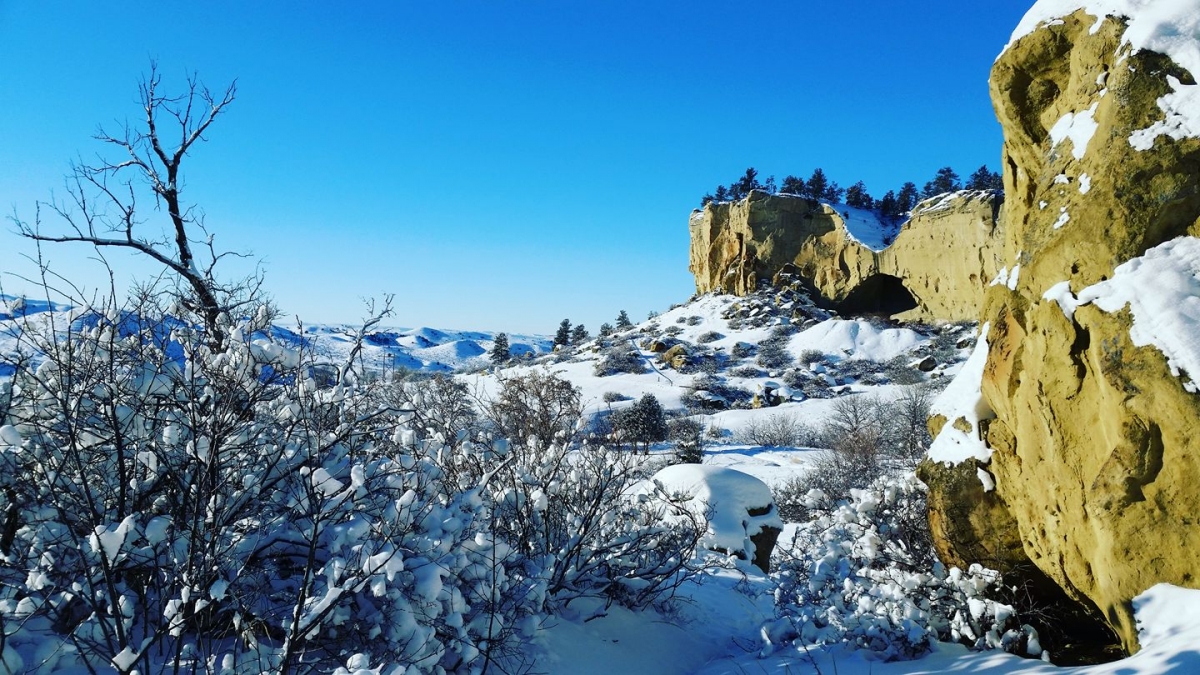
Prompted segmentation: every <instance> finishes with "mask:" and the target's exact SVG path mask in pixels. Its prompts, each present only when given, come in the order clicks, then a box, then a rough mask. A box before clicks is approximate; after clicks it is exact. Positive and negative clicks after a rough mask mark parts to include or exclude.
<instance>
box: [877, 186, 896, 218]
mask: <svg viewBox="0 0 1200 675" xmlns="http://www.w3.org/2000/svg"><path fill="white" fill-rule="evenodd" d="M900 213H901V211H900V209H899V207H898V206H897V200H896V193H895V192H892V191H891V190H888V191H887V194H885V195H884V196H883V199H880V200H879V215H880V216H882V217H883V218H884V220H889V221H895V220H898V219H899V218H900Z"/></svg>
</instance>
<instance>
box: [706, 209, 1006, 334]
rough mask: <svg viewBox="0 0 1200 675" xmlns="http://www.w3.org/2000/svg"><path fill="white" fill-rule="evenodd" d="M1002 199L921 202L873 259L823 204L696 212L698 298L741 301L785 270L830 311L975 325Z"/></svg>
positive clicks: (990, 270) (996, 263)
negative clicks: (711, 295)
mask: <svg viewBox="0 0 1200 675" xmlns="http://www.w3.org/2000/svg"><path fill="white" fill-rule="evenodd" d="M1001 199H1002V197H1001V195H999V194H998V193H993V192H987V191H982V192H969V191H965V192H959V193H954V194H952V195H946V196H943V197H941V198H935V199H932V200H929V201H927V202H924V203H922V204H921V205H919V206H918V207H917V208H916V209H915V210H914V212H913V217H912V218H911V219H910V220H909V221H908V222H906V223H905V224H904V226H903V227H902V228H901V230H900V232H899V234H898V235H897V236H896V238H895V241H894V242H893V243H892V244H891V245H890V246H888V247H887V248H885V249H884V250H882V251H874V250H872V249H871V248H869V247H867V246H865V245H863V244H862V243H860V242H859V241H857V240H856V239H855V238H854V237H853V236H852V235H851V234H850V232H849V231H848V230H847V228H846V223H845V220H844V219H843V216H842V214H841V213H839V212H838V211H837V210H836V209H834V208H832V207H830V206H828V205H825V204H820V203H818V202H816V201H813V200H807V199H802V198H798V197H790V196H785V195H768V194H766V193H763V192H752V193H751V194H750V196H749V197H748V198H746V199H745V200H743V201H741V202H736V203H722V204H710V205H708V206H706V207H705V208H704V209H703V210H698V211H695V212H693V213H692V217H691V220H690V222H689V230H690V233H691V264H690V269H691V271H692V273H693V274H694V275H695V276H696V291H697V292H699V293H706V292H709V291H714V290H723V291H725V292H728V293H734V294H737V295H745V294H747V293H750V292H752V291H753V290H755V289H756V288H757V287H758V282H759V281H760V280H770V279H772V278H773V277H774V276H775V275H776V274H777V273H778V272H780V271H782V270H784V269H785V266H789V265H790V266H792V267H794V268H795V271H796V272H798V274H799V276H800V277H801V278H803V279H804V280H805V281H807V282H808V283H810V284H811V285H812V286H813V288H814V289H815V290H816V291H817V293H818V294H819V295H820V296H821V297H820V299H819V301H823V303H824V304H826V305H828V306H831V307H839V306H845V308H849V309H854V310H859V311H884V312H887V313H889V314H898V315H900V316H901V317H902V318H914V319H942V320H964V319H975V318H976V317H977V316H978V313H979V307H980V305H981V303H982V300H983V295H984V291H985V289H986V288H987V283H988V282H989V281H991V280H992V279H993V278H994V277H995V275H996V273H997V272H998V271H999V269H1000V268H1001V266H1002V263H1001V262H1000V260H1001V257H1000V252H1001V249H1002V246H1003V237H1002V236H1001V233H1000V229H999V227H998V225H997V222H998V220H997V216H998V212H999V210H1000V202H1001ZM788 269H791V268H790V267H789V268H788ZM881 301H882V303H883V304H879V303H880V302H881Z"/></svg>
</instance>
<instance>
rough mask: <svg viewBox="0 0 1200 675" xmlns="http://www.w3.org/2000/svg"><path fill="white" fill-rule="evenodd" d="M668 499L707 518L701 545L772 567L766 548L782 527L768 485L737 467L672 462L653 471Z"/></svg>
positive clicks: (769, 549) (772, 545) (765, 568)
mask: <svg viewBox="0 0 1200 675" xmlns="http://www.w3.org/2000/svg"><path fill="white" fill-rule="evenodd" d="M653 480H654V481H655V482H657V483H658V484H660V485H662V487H663V490H664V491H665V492H666V493H667V494H668V495H670V496H671V498H672V500H673V501H675V502H677V503H679V504H683V505H685V506H686V508H688V509H689V511H691V512H692V513H693V514H695V515H696V516H699V517H702V518H707V519H708V531H707V533H706V534H705V535H704V537H703V538H702V539H701V540H700V545H701V546H704V547H705V548H707V549H709V550H712V551H718V552H721V553H725V554H727V555H732V556H734V557H737V558H741V559H742V560H749V561H750V562H751V563H753V564H754V566H755V567H758V568H759V569H760V570H762V571H763V572H764V573H766V572H770V571H771V552H772V551H774V550H775V542H776V540H777V539H779V533H780V532H782V531H783V521H782V520H781V519H780V517H779V511H778V510H777V509H776V508H775V500H774V497H773V496H772V495H771V488H770V487H768V486H767V484H766V483H764V482H762V481H761V480H759V479H757V478H755V477H754V476H751V475H750V474H747V473H742V472H741V471H735V470H734V469H730V468H726V467H722V466H709V465H707V464H675V465H673V466H668V467H666V468H664V469H662V470H660V471H659V472H658V473H656V474H654V477H653Z"/></svg>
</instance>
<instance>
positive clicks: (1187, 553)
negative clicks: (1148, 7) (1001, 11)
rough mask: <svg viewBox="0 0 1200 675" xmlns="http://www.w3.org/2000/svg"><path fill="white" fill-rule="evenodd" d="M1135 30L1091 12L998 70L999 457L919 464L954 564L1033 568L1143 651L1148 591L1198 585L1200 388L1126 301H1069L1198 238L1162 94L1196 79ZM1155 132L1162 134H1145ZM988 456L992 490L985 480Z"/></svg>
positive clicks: (1197, 192)
mask: <svg viewBox="0 0 1200 675" xmlns="http://www.w3.org/2000/svg"><path fill="white" fill-rule="evenodd" d="M1081 4H1082V3H1081ZM1159 4H1164V3H1159ZM1126 28H1127V21H1126V20H1125V19H1114V18H1111V17H1110V18H1107V19H1105V20H1104V21H1103V22H1102V23H1098V20H1097V17H1095V16H1091V15H1088V14H1087V13H1085V12H1083V11H1079V12H1076V13H1074V14H1072V15H1069V16H1066V17H1061V21H1053V22H1050V24H1049V25H1042V26H1041V27H1040V28H1037V29H1036V30H1033V32H1031V33H1029V34H1027V35H1025V36H1024V37H1021V38H1020V39H1018V40H1016V41H1015V42H1014V43H1013V44H1012V45H1010V46H1009V48H1008V49H1007V50H1006V51H1005V53H1004V54H1003V55H1002V56H1001V57H1000V58H999V60H998V61H997V62H996V64H995V65H994V67H993V69H992V75H991V92H992V100H993V104H994V106H995V109H996V114H997V116H998V118H999V119H1000V122H1001V124H1002V125H1003V128H1004V135H1005V142H1004V156H1005V161H1006V165H1005V170H1004V180H1005V192H1006V194H1007V201H1006V203H1005V205H1004V214H1003V217H1002V229H1003V231H1004V251H1003V259H1004V260H1005V261H1006V265H1007V266H1008V267H1009V268H1010V273H1009V274H1008V278H1007V281H1008V283H1006V284H998V285H995V286H991V287H989V288H988V290H987V293H986V298H985V303H984V308H983V311H982V316H981V318H982V320H983V321H985V322H988V325H989V326H990V330H989V333H988V335H987V336H986V337H987V343H988V345H989V347H988V353H987V360H986V365H985V367H984V370H983V375H982V383H981V387H982V395H983V399H984V401H985V402H986V407H987V408H990V410H991V417H992V419H985V420H983V421H982V422H980V423H979V424H978V429H977V430H973V431H975V432H977V433H979V434H980V436H981V439H980V440H982V441H984V442H986V444H987V446H988V448H989V449H990V452H991V457H990V462H986V463H981V462H978V461H977V460H974V459H968V460H967V461H965V462H963V463H962V464H959V465H957V466H953V467H947V466H945V465H942V464H934V463H932V462H928V461H927V463H926V464H925V465H924V466H923V467H922V474H923V476H924V477H925V478H926V480H927V482H928V483H929V484H930V486H931V490H932V495H931V505H932V512H931V521H932V522H933V523H934V525H935V529H936V530H937V536H938V537H939V539H940V542H939V549H940V551H941V553H942V555H943V556H945V557H946V558H947V559H949V560H968V561H969V560H985V561H986V560H992V561H999V562H1000V563H1001V564H1002V566H1007V567H1009V568H1014V567H1019V566H1020V564H1021V563H1022V562H1023V561H1025V560H1028V561H1032V563H1033V564H1034V565H1036V566H1037V568H1038V569H1039V570H1041V571H1042V572H1044V573H1045V574H1046V575H1048V576H1049V577H1050V578H1051V579H1053V580H1054V581H1055V582H1056V583H1057V584H1058V585H1059V586H1061V588H1062V589H1064V590H1065V591H1066V592H1067V593H1068V594H1070V595H1071V596H1072V597H1074V598H1075V599H1076V600H1078V601H1081V602H1082V603H1084V604H1085V605H1088V606H1091V607H1094V608H1095V609H1097V610H1098V612H1099V613H1100V614H1101V615H1102V616H1103V617H1104V618H1105V619H1106V620H1107V622H1108V623H1109V624H1110V625H1111V627H1112V628H1113V629H1114V630H1115V631H1116V633H1117V635H1118V636H1119V638H1120V640H1121V642H1122V643H1123V645H1124V646H1125V647H1126V649H1127V650H1131V651H1132V650H1134V649H1136V648H1137V632H1136V627H1135V625H1134V621H1133V617H1132V610H1131V605H1130V601H1131V599H1132V598H1133V597H1134V596H1136V595H1137V594H1139V593H1141V592H1142V591H1144V590H1146V589H1147V588H1149V587H1150V586H1152V585H1154V584H1155V583H1158V582H1169V583H1173V584H1177V585H1181V586H1190V587H1196V586H1197V585H1200V557H1198V556H1197V553H1196V552H1197V551H1200V522H1198V520H1200V516H1197V514H1198V513H1200V488H1198V486H1200V434H1197V430H1200V396H1198V395H1197V394H1195V393H1190V392H1189V391H1188V390H1187V389H1186V388H1185V386H1191V382H1190V380H1189V379H1188V377H1189V376H1188V375H1187V374H1185V373H1180V374H1179V375H1173V374H1172V372H1171V369H1170V367H1169V365H1168V361H1167V358H1166V357H1165V356H1164V354H1163V352H1162V351H1160V350H1159V349H1157V348H1156V347H1154V346H1152V345H1146V346H1135V344H1134V343H1133V341H1132V340H1131V337H1130V329H1131V325H1132V318H1131V315H1130V312H1129V311H1128V310H1127V309H1120V308H1114V309H1112V310H1110V311H1104V310H1101V309H1099V308H1097V307H1096V306H1095V304H1083V305H1081V306H1079V307H1078V308H1077V309H1075V310H1074V311H1073V313H1072V312H1071V311H1069V310H1070V309H1072V306H1073V305H1074V304H1075V302H1076V301H1077V300H1082V299H1083V298H1077V297H1076V295H1075V294H1080V292H1081V291H1082V290H1083V289H1085V288H1089V287H1092V288H1095V286H1094V285H1095V284H1098V283H1099V282H1102V281H1103V280H1106V279H1111V278H1113V276H1114V270H1115V268H1116V267H1117V266H1118V265H1120V264H1121V263H1123V262H1125V261H1127V260H1130V259H1132V258H1136V257H1138V256H1141V255H1142V254H1143V253H1145V252H1146V251H1147V250H1148V249H1151V248H1152V247H1155V246H1156V245H1158V244H1160V243H1162V242H1165V241H1168V240H1171V239H1173V238H1175V237H1179V236H1184V235H1190V236H1196V235H1198V234H1200V224H1198V222H1200V221H1198V220H1197V219H1198V217H1200V141H1197V140H1196V139H1195V138H1188V137H1187V134H1186V133H1183V132H1179V128H1180V125H1179V124H1178V123H1173V124H1174V126H1172V124H1162V121H1163V120H1164V116H1165V115H1164V110H1162V109H1161V107H1160V105H1161V100H1162V99H1163V97H1165V96H1168V95H1170V94H1172V92H1173V91H1175V90H1177V89H1181V88H1183V87H1187V86H1194V82H1195V81H1194V80H1193V79H1192V74H1191V73H1188V72H1186V71H1184V70H1183V69H1182V68H1181V67H1180V66H1179V65H1178V64H1176V63H1173V62H1172V61H1171V60H1170V59H1168V58H1167V57H1165V56H1163V55H1161V54H1157V53H1154V52H1151V51H1149V50H1146V49H1143V50H1141V51H1134V50H1131V49H1130V46H1129V44H1128V43H1126V39H1127V36H1126ZM1172 78H1174V79H1172ZM1156 128H1157V129H1167V130H1168V131H1167V132H1166V133H1168V135H1157V136H1155V135H1154V134H1153V133H1147V132H1145V131H1143V130H1147V129H1156ZM1183 128H1184V130H1185V131H1186V125H1185V126H1184V127H1183ZM1171 129H1174V131H1175V132H1179V133H1172V132H1171V131H1170V130H1171ZM1171 136H1176V138H1173V137H1171ZM1017 264H1019V265H1020V267H1019V274H1015V275H1014V274H1011V268H1012V267H1013V266H1015V265H1017ZM1013 277H1015V279H1014V278H1013ZM1062 282H1068V283H1069V287H1068V286H1067V285H1064V284H1062ZM1048 291H1050V293H1049V294H1048V295H1047V292H1048ZM1068 291H1069V292H1068ZM1054 298H1057V300H1056V299H1054ZM1064 307H1065V309H1064ZM1191 377H1196V375H1195V374H1192V375H1191ZM937 422H939V423H942V422H954V420H937ZM961 426H962V425H961V424H960V427H961ZM968 427H969V425H968ZM981 467H982V468H983V469H984V470H986V471H987V472H988V473H989V474H990V476H991V477H992V478H994V482H995V490H994V492H987V493H985V492H984V487H983V485H982V484H981V481H980V480H977V479H974V478H973V477H974V476H975V475H976V473H977V471H978V469H979V468H981Z"/></svg>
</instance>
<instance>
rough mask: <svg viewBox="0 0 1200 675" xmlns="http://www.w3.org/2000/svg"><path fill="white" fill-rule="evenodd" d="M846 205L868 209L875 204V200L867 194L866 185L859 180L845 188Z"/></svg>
mask: <svg viewBox="0 0 1200 675" xmlns="http://www.w3.org/2000/svg"><path fill="white" fill-rule="evenodd" d="M846 206H853V207H854V208H857V209H870V208H873V207H874V206H875V200H874V199H872V198H871V195H869V194H867V186H866V184H865V183H863V182H862V181H861V180H860V181H858V182H857V183H855V184H854V185H851V186H850V187H848V188H846Z"/></svg>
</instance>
